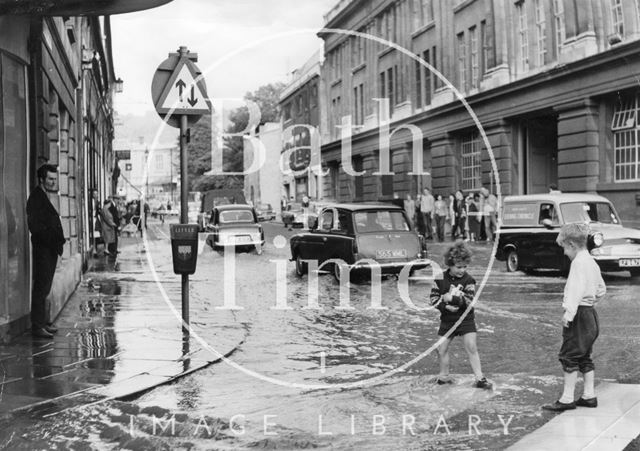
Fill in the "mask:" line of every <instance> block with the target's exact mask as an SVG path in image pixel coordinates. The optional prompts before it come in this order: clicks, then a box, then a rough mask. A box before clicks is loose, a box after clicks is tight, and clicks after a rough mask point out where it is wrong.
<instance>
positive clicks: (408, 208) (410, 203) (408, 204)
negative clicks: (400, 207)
mask: <svg viewBox="0 0 640 451" xmlns="http://www.w3.org/2000/svg"><path fill="white" fill-rule="evenodd" d="M404 211H405V212H407V217H408V218H409V221H411V225H412V226H413V225H414V223H415V221H414V218H413V217H414V216H415V214H416V203H415V201H414V200H413V199H412V198H411V194H409V193H407V196H406V197H405V199H404Z"/></svg>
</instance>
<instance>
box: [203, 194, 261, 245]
mask: <svg viewBox="0 0 640 451" xmlns="http://www.w3.org/2000/svg"><path fill="white" fill-rule="evenodd" d="M205 231H206V232H209V235H208V236H207V238H206V242H207V244H209V246H211V247H212V248H213V249H214V250H219V249H221V248H225V247H228V246H233V247H235V248H236V249H237V250H243V249H244V250H250V249H252V248H255V250H256V252H257V253H258V254H261V253H262V246H264V231H263V230H262V226H261V225H260V224H258V216H257V215H256V212H255V210H254V209H253V208H252V207H251V206H250V205H245V204H231V205H220V206H218V207H213V210H212V212H211V218H210V221H209V222H208V223H207V225H206V226H205Z"/></svg>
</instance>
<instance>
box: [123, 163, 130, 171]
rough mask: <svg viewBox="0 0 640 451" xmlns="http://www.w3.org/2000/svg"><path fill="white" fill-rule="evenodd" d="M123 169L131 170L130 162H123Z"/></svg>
mask: <svg viewBox="0 0 640 451" xmlns="http://www.w3.org/2000/svg"><path fill="white" fill-rule="evenodd" d="M124 170H125V171H131V163H125V164H124Z"/></svg>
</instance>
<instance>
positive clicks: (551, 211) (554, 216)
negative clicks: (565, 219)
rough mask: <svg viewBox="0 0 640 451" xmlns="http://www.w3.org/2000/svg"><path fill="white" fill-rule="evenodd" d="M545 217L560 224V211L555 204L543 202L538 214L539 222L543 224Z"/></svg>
mask: <svg viewBox="0 0 640 451" xmlns="http://www.w3.org/2000/svg"><path fill="white" fill-rule="evenodd" d="M545 219H549V220H551V224H553V225H558V224H559V219H558V212H557V211H556V208H555V207H554V205H553V204H541V205H540V214H539V215H538V224H540V225H543V221H544V220H545Z"/></svg>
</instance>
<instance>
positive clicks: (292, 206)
mask: <svg viewBox="0 0 640 451" xmlns="http://www.w3.org/2000/svg"><path fill="white" fill-rule="evenodd" d="M287 211H294V212H295V211H302V204H293V203H292V204H289V205H287Z"/></svg>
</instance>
